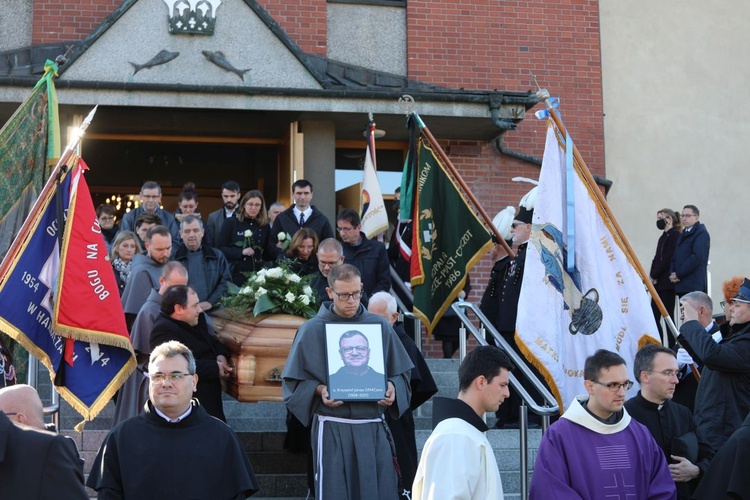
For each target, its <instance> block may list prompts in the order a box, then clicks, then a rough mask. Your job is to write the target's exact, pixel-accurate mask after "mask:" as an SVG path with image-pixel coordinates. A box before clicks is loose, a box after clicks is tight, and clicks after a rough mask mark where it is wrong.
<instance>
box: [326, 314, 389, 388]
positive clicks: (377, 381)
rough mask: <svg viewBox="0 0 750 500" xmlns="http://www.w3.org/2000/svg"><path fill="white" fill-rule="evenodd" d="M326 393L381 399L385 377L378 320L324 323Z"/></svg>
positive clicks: (381, 334) (381, 329)
mask: <svg viewBox="0 0 750 500" xmlns="http://www.w3.org/2000/svg"><path fill="white" fill-rule="evenodd" d="M326 368H327V369H326V372H327V374H328V381H327V382H328V397H330V398H331V399H333V400H336V401H380V400H381V399H384V398H385V391H386V389H387V384H388V381H387V378H386V376H385V355H384V353H383V327H382V326H381V325H380V324H379V323H330V324H327V325H326Z"/></svg>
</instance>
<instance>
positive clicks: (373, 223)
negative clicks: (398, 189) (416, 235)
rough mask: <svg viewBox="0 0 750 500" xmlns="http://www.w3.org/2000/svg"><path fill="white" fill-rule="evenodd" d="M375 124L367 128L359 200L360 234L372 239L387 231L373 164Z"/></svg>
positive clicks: (386, 215) (371, 123)
mask: <svg viewBox="0 0 750 500" xmlns="http://www.w3.org/2000/svg"><path fill="white" fill-rule="evenodd" d="M374 132H375V123H374V122H372V121H371V122H370V123H369V124H368V126H367V150H366V151H365V169H364V178H363V181H362V195H361V199H360V205H361V214H362V216H361V218H362V232H363V233H365V236H367V237H368V238H372V237H373V236H375V235H377V234H380V233H382V232H384V231H385V230H387V229H388V213H386V211H385V203H384V202H383V195H382V193H381V192H380V183H379V182H378V171H377V166H376V163H375V133H374Z"/></svg>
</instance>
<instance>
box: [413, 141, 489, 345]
mask: <svg viewBox="0 0 750 500" xmlns="http://www.w3.org/2000/svg"><path fill="white" fill-rule="evenodd" d="M415 181H416V182H415V184H416V189H415V201H414V236H413V242H412V252H413V253H412V259H411V286H412V291H413V293H414V314H415V315H416V316H418V317H419V318H420V319H421V320H422V322H423V323H424V324H425V326H426V327H427V331H428V333H432V329H433V328H434V327H435V325H436V324H437V322H438V321H439V320H440V318H441V317H442V316H443V314H444V313H445V311H446V310H447V309H448V308H449V307H450V305H451V303H452V302H453V300H454V299H455V298H456V297H457V296H458V294H459V292H460V291H461V290H462V289H463V287H464V283H465V282H466V277H467V275H468V273H469V270H470V269H471V268H472V267H474V264H476V263H477V262H478V261H479V259H481V258H482V256H483V255H484V254H485V252H486V251H487V250H489V248H490V247H491V246H492V240H491V239H490V233H489V232H488V231H487V229H486V228H485V226H484V224H482V222H481V221H480V220H479V218H478V217H477V216H476V214H475V213H474V210H472V208H471V206H470V205H469V203H468V202H467V201H466V200H465V199H464V197H463V195H462V194H461V191H460V190H459V188H458V186H457V185H456V184H455V182H454V181H453V178H452V177H451V176H450V175H449V174H448V172H447V171H446V169H445V167H444V166H443V164H442V163H440V161H439V160H438V158H437V157H436V156H435V154H434V152H433V150H432V149H431V148H430V147H429V146H428V145H427V144H425V143H424V139H420V145H419V161H418V165H417V172H416V178H415Z"/></svg>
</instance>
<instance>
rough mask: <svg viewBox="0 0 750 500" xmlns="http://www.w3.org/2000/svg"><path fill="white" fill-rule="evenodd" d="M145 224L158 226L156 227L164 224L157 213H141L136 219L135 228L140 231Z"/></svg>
mask: <svg viewBox="0 0 750 500" xmlns="http://www.w3.org/2000/svg"><path fill="white" fill-rule="evenodd" d="M144 222H145V223H146V224H156V225H160V224H161V223H162V221H161V217H159V216H158V215H156V214H155V213H151V212H141V214H140V215H139V216H138V218H137V219H135V228H136V229H138V228H139V227H141V226H142V225H143V223H144Z"/></svg>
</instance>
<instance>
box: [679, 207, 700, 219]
mask: <svg viewBox="0 0 750 500" xmlns="http://www.w3.org/2000/svg"><path fill="white" fill-rule="evenodd" d="M686 208H689V209H690V210H691V211H692V212H693V214H694V215H696V216H699V217H700V215H701V212H700V210H698V207H696V206H695V205H685V206H684V207H682V209H683V210H685V209H686Z"/></svg>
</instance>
